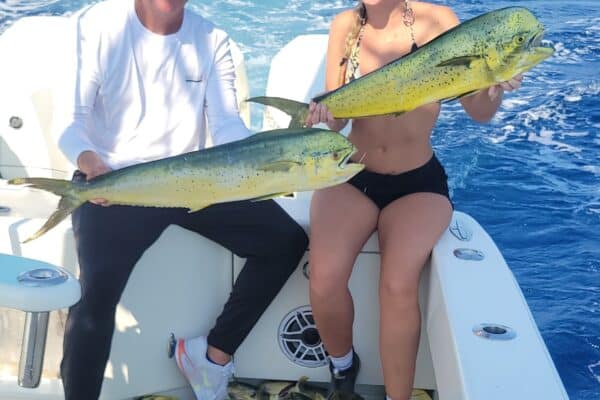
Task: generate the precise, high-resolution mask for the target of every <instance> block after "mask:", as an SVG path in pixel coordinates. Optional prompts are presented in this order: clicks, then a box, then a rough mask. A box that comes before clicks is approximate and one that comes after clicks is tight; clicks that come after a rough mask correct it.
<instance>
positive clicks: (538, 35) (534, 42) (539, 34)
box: [526, 26, 553, 51]
mask: <svg viewBox="0 0 600 400" xmlns="http://www.w3.org/2000/svg"><path fill="white" fill-rule="evenodd" d="M544 33H545V31H544V27H543V26H540V27H539V28H538V29H537V31H536V32H535V33H533V35H532V36H531V38H529V41H528V42H527V45H526V48H527V49H528V50H533V51H535V50H537V49H545V48H550V49H553V47H552V44H551V43H550V42H549V41H545V40H543V38H544Z"/></svg>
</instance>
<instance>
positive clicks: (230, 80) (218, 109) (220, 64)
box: [205, 32, 251, 145]
mask: <svg viewBox="0 0 600 400" xmlns="http://www.w3.org/2000/svg"><path fill="white" fill-rule="evenodd" d="M220 33H221V34H220V35H218V37H217V39H216V44H215V46H216V47H215V58H214V65H213V67H212V69H211V72H210V75H209V76H208V81H207V86H206V99H205V106H206V110H205V111H206V117H207V120H208V128H209V130H210V132H211V135H212V141H213V144H214V145H219V144H223V143H228V142H232V141H234V140H240V139H244V138H247V137H248V136H250V135H251V132H250V131H249V130H248V128H246V125H244V121H242V119H241V117H240V114H239V110H238V103H237V93H236V89H235V85H234V82H235V66H234V64H233V58H232V56H231V49H230V46H229V37H228V36H227V35H226V34H224V33H223V32H220Z"/></svg>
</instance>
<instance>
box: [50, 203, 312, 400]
mask: <svg viewBox="0 0 600 400" xmlns="http://www.w3.org/2000/svg"><path fill="white" fill-rule="evenodd" d="M170 224H177V225H180V226H182V227H183V228H186V229H189V230H192V231H195V232H197V233H199V234H201V235H203V236H205V237H207V238H209V239H211V240H213V241H215V242H217V243H219V244H221V245H223V246H224V247H226V248H227V249H229V250H231V251H232V252H233V253H235V254H236V255H238V256H240V257H244V258H246V264H245V266H244V268H243V269H242V271H241V272H240V274H239V275H238V278H237V280H236V282H235V284H234V286H233V290H232V292H231V294H230V297H229V299H228V301H227V303H226V304H225V307H224V309H223V312H222V313H221V315H220V316H219V317H218V319H217V322H216V324H215V326H214V327H213V329H212V330H211V331H210V334H209V336H208V343H209V344H210V345H212V346H214V347H216V348H218V349H220V350H223V351H225V352H226V353H228V354H233V353H234V352H235V351H236V349H237V348H238V347H239V345H240V344H241V343H242V341H243V340H244V338H245V337H246V336H247V335H248V333H249V332H250V330H251V329H252V327H253V326H254V324H255V323H256V321H257V320H258V319H259V317H260V316H261V315H262V313H263V312H264V310H265V309H266V308H267V306H268V305H269V304H270V303H271V301H272V300H273V298H274V297H275V296H276V295H277V293H278V292H279V290H280V289H281V287H282V286H283V285H284V284H285V282H286V280H287V279H288V277H289V276H290V275H291V273H292V272H293V271H294V269H295V268H296V266H297V265H298V262H299V261H300V258H301V257H302V255H303V253H304V251H305V250H306V247H307V244H308V239H307V237H306V234H305V233H304V230H303V229H302V228H301V227H300V226H299V225H298V224H297V223H296V222H295V221H294V220H293V219H292V218H291V217H290V216H289V215H288V214H287V213H286V212H285V211H284V210H283V209H281V208H280V207H279V205H278V204H277V203H276V202H274V201H273V200H267V201H259V202H247V201H244V202H232V203H223V204H217V205H213V206H211V207H208V208H206V209H203V210H201V211H198V212H195V213H192V214H189V213H188V212H187V210H185V209H175V208H145V207H124V206H110V207H102V206H97V205H94V204H91V203H85V204H84V205H82V206H81V207H80V208H78V209H77V210H75V212H74V213H73V231H74V234H75V241H76V244H77V254H78V257H79V267H80V276H79V281H80V283H81V289H82V295H81V300H80V301H79V302H78V303H77V304H75V305H74V306H73V307H71V309H70V310H69V316H68V318H67V323H66V328H65V336H64V349H63V350H64V353H63V359H62V363H61V376H62V380H63V385H64V389H65V398H66V400H74V399H76V400H82V399H86V400H93V399H96V398H98V396H99V395H100V389H101V386H102V380H103V376H104V369H105V367H106V362H107V361H108V357H109V354H110V346H111V340H112V335H113V331H114V325H115V310H116V307H117V303H118V302H119V299H120V297H121V294H122V292H123V289H124V288H125V285H126V283H127V280H128V278H129V276H130V274H131V272H132V270H133V267H134V265H135V264H136V262H137V261H138V260H139V259H140V257H141V256H142V254H143V252H144V251H145V250H146V249H147V248H148V247H149V246H150V245H152V243H153V242H154V241H155V240H156V239H157V238H158V237H159V236H160V234H161V233H162V232H163V230H164V229H165V228H166V227H167V226H168V225H170ZM165 267H166V266H165Z"/></svg>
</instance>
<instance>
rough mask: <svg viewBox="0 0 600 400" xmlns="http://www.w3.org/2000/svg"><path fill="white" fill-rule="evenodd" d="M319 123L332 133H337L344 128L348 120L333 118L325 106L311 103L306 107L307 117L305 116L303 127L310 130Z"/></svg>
mask: <svg viewBox="0 0 600 400" xmlns="http://www.w3.org/2000/svg"><path fill="white" fill-rule="evenodd" d="M321 122H324V123H325V124H327V127H328V128H329V129H331V130H332V131H339V130H341V129H342V128H343V127H344V126H346V124H347V123H348V120H347V119H336V118H334V117H333V114H332V113H331V112H330V111H329V110H328V109H327V106H326V105H325V104H321V103H315V102H314V101H311V102H310V104H309V105H308V115H307V116H306V121H305V125H306V126H307V127H308V128H310V127H312V126H313V125H316V124H318V123H321Z"/></svg>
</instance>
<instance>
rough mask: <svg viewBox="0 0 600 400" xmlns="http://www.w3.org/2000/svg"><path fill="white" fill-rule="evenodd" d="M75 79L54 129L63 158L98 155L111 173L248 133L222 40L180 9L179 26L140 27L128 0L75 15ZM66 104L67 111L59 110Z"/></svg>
mask: <svg viewBox="0 0 600 400" xmlns="http://www.w3.org/2000/svg"><path fill="white" fill-rule="evenodd" d="M73 19H74V22H75V24H76V29H77V35H78V41H77V73H76V74H74V75H75V76H76V81H75V82H72V83H73V84H74V87H73V88H72V90H69V96H71V94H72V98H67V101H66V110H65V109H64V108H63V111H64V113H63V116H62V118H63V119H62V122H63V123H62V124H60V123H59V131H58V132H57V134H58V136H59V137H58V144H59V147H60V148H61V150H62V151H63V152H64V153H65V155H66V156H67V157H68V158H69V160H70V161H71V162H72V163H73V164H74V165H77V158H78V157H79V155H80V154H81V153H82V152H83V151H86V150H92V151H95V152H96V153H98V154H99V155H100V157H101V158H102V159H103V160H104V161H105V162H106V163H107V164H108V165H109V166H110V167H111V168H113V169H117V168H122V167H125V166H128V165H132V164H137V163H140V162H145V161H151V160H156V159H159V158H164V157H168V156H173V155H178V154H181V153H185V152H189V151H195V150H198V149H200V148H203V147H204V146H205V142H206V131H207V129H206V128H207V127H206V124H207V121H208V128H209V130H210V132H211V135H212V142H213V144H215V145H217V144H222V143H226V142H230V141H233V140H238V139H243V138H245V137H247V136H249V135H250V132H249V131H248V129H247V128H246V127H245V125H244V123H243V121H242V120H241V118H240V117H239V113H238V108H237V99H236V93H235V87H234V80H235V67H234V64H233V60H232V58H231V53H230V49H229V39H228V36H227V35H226V34H225V33H224V32H223V31H221V30H219V29H217V28H215V26H214V25H213V24H212V23H210V22H209V21H207V20H205V19H204V18H202V17H201V16H199V15H197V14H195V13H193V12H191V11H189V10H187V9H186V10H185V14H184V18H183V23H182V26H181V27H180V29H179V30H178V31H177V32H176V33H174V34H171V35H158V34H155V33H153V32H151V31H149V30H148V29H146V28H145V27H144V26H143V25H142V23H141V22H140V20H139V18H138V17H137V14H136V12H135V9H134V0H107V1H104V2H101V3H98V4H95V5H93V6H91V7H89V8H88V9H86V10H85V11H84V12H82V13H80V14H78V15H75V16H73ZM64 106H65V105H64V104H63V107H64Z"/></svg>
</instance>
